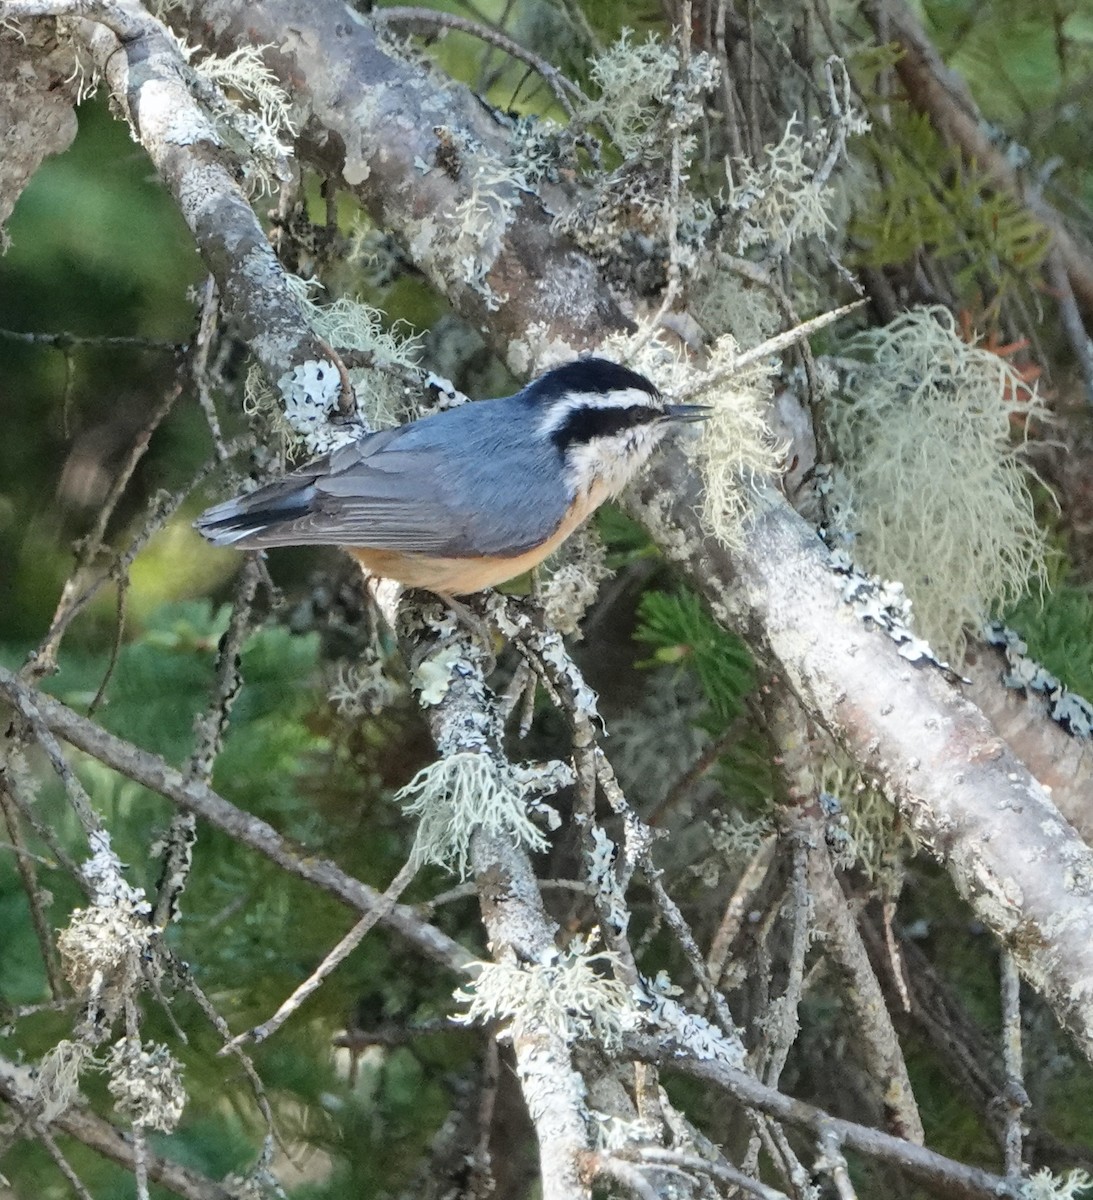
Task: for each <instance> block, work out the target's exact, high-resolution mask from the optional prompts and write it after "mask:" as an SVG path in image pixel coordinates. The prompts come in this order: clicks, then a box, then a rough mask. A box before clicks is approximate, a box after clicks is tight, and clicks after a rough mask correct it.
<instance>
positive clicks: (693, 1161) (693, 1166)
mask: <svg viewBox="0 0 1093 1200" xmlns="http://www.w3.org/2000/svg"><path fill="white" fill-rule="evenodd" d="M633 1154H634V1157H635V1158H637V1159H639V1160H640V1161H641V1162H647V1163H658V1164H659V1163H664V1164H666V1165H669V1166H676V1167H682V1168H683V1169H684V1170H686V1171H692V1172H694V1173H695V1174H696V1175H708V1176H710V1178H711V1179H716V1180H717V1181H718V1182H719V1183H727V1184H728V1185H729V1186H730V1187H734V1188H738V1189H739V1190H740V1191H743V1192H747V1193H748V1194H749V1195H751V1196H755V1197H757V1200H787V1197H786V1194H785V1192H780V1191H778V1189H777V1188H772V1187H768V1186H767V1185H766V1184H765V1183H763V1182H762V1180H759V1179H753V1178H752V1177H751V1176H750V1175H745V1174H744V1172H743V1171H741V1170H738V1169H737V1168H736V1167H734V1166H732V1165H731V1164H730V1163H728V1162H726V1161H724V1159H722V1161H720V1162H712V1161H711V1160H710V1159H708V1158H700V1157H699V1156H698V1155H697V1154H687V1153H685V1152H684V1151H682V1150H670V1149H665V1148H663V1147H661V1146H642V1147H640V1148H639V1149H638V1150H635V1151H634V1152H633Z"/></svg>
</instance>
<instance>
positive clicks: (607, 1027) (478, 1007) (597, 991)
mask: <svg viewBox="0 0 1093 1200" xmlns="http://www.w3.org/2000/svg"><path fill="white" fill-rule="evenodd" d="M594 936H595V935H593V936H592V937H589V938H588V939H587V940H586V939H584V938H581V937H579V936H578V937H575V938H574V939H573V940H572V941H571V942H570V943H569V945H568V946H567V947H566V949H565V950H564V951H553V952H551V953H550V954H549V955H548V956H547V957H546V958H545V960H544V961H543V962H537V963H517V962H499V963H488V962H482V963H478V964H476V965H477V967H478V974H477V975H476V976H475V978H474V982H473V983H472V984H470V985H469V986H466V987H462V988H459V989H458V990H457V991H456V992H455V993H454V996H455V999H456V1000H457V1001H458V1002H459V1003H460V1004H464V1005H466V1006H467V1007H466V1011H465V1012H463V1013H461V1014H459V1015H457V1016H456V1017H454V1018H453V1019H454V1020H455V1021H457V1022H458V1023H460V1024H463V1025H475V1024H486V1023H489V1022H493V1021H497V1022H501V1023H502V1026H503V1028H502V1032H503V1033H504V1034H505V1035H507V1036H512V1037H520V1036H521V1034H522V1033H523V1031H524V1030H525V1029H526V1028H527V1027H528V1026H545V1027H546V1028H547V1029H548V1030H549V1031H550V1032H552V1033H553V1034H555V1036H557V1037H560V1038H562V1039H564V1040H565V1041H566V1042H567V1043H573V1042H575V1041H577V1040H579V1039H587V1038H593V1039H595V1040H596V1041H598V1042H600V1044H601V1045H603V1046H604V1047H605V1048H606V1049H608V1050H616V1049H618V1048H619V1046H620V1045H621V1042H622V1030H623V1023H624V1020H625V1018H626V1016H627V1014H628V1013H629V1011H630V1000H629V992H628V990H627V988H626V987H624V986H623V985H622V984H621V983H619V982H618V980H617V979H615V978H614V977H613V975H612V974H611V973H612V972H614V971H615V970H617V969H618V967H619V965H620V964H619V962H618V960H617V958H616V956H615V955H614V954H612V953H611V952H609V951H604V950H601V951H599V952H598V953H593V952H592V946H593V944H594Z"/></svg>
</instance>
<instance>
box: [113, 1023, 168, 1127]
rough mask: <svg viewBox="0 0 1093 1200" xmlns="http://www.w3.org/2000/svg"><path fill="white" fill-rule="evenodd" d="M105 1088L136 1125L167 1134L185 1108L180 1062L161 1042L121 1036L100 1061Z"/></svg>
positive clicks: (118, 1108)
mask: <svg viewBox="0 0 1093 1200" xmlns="http://www.w3.org/2000/svg"><path fill="white" fill-rule="evenodd" d="M104 1067H105V1070H106V1073H107V1075H108V1079H107V1084H106V1086H107V1088H108V1090H109V1092H110V1094H111V1096H113V1097H114V1103H115V1105H116V1107H117V1110H118V1112H120V1113H121V1114H122V1115H123V1116H126V1117H128V1118H129V1120H130V1121H131V1122H132V1123H133V1124H134V1125H136V1126H139V1127H141V1128H144V1129H158V1130H160V1131H161V1132H163V1133H170V1132H171V1131H172V1130H173V1129H174V1128H175V1127H176V1126H177V1125H178V1122H179V1121H180V1119H181V1118H182V1112H183V1109H184V1108H185V1107H186V1089H185V1088H184V1087H183V1085H182V1065H181V1064H180V1063H179V1061H178V1060H177V1059H176V1058H175V1057H174V1055H173V1054H172V1053H171V1052H170V1050H168V1048H167V1047H166V1046H165V1045H163V1044H162V1043H158V1044H153V1043H149V1044H148V1045H142V1044H141V1043H140V1042H139V1041H138V1040H137V1039H135V1038H129V1037H125V1038H121V1039H120V1040H119V1041H117V1042H115V1044H114V1045H113V1046H112V1047H111V1048H110V1051H109V1053H108V1054H107V1057H106V1062H105V1064H104Z"/></svg>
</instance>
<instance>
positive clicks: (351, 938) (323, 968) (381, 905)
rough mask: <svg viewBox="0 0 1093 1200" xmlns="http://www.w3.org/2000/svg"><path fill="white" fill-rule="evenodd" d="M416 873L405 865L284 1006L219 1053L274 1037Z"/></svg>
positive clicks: (413, 867) (412, 866)
mask: <svg viewBox="0 0 1093 1200" xmlns="http://www.w3.org/2000/svg"><path fill="white" fill-rule="evenodd" d="M416 874H417V864H416V863H414V861H413V860H412V859H411V860H410V861H409V862H407V863H406V864H405V865H404V866H403V868H402V870H401V871H399V873H398V874H397V875H396V876H395V878H394V879H393V880H391V883H390V885H389V886H388V888H387V890H386V891H385V892H384V893H383V895H382V896H380V897H379V901H378V903H377V905H376V907H375V908H374V909H373V910H372V911H371V912H370V913H367V914H366V915H365V916H363V917H362V918H361V919H360V920H359V921H358V922H357V923H356V925H354V926H353V928H352V929H351V930H350V931H349V932H348V933H347V934H346V935H345V937H343V938H342V939H341V941H340V942H338V944H337V945H336V946H335V947H334V948H333V949H332V950H331V951H330V952H329V953H328V954H327V955H326V957H325V958H324V959H323V961H322V962H321V963H319V965H318V966H317V967H316V968H315V970H314V971H312V972H311V974H310V975H309V976H308V977H307V979H305V980H304V982H303V983H301V984H300V986H299V987H297V988H296V989H295V990H294V991H293V993H292V995H291V996H289V997H288V999H287V1000H285V1001H284V1003H282V1004H281V1006H280V1008H278V1009H277V1011H276V1012H275V1013H274V1014H273V1016H272V1017H270V1018H269V1020H268V1021H263V1022H262V1023H261V1024H260V1025H255V1026H254V1028H253V1029H248V1030H245V1031H244V1032H243V1033H239V1034H236V1036H235V1037H233V1038H232V1039H231V1041H230V1042H228V1044H227V1045H226V1046H222V1047H221V1049H220V1051H219V1052H220V1053H221V1054H228V1053H230V1052H231V1051H233V1050H235V1049H236V1048H237V1047H239V1046H242V1045H243V1044H244V1043H245V1042H248V1041H250V1042H264V1041H265V1040H266V1039H267V1038H268V1037H272V1035H273V1034H275V1033H276V1032H277V1030H278V1029H280V1028H281V1026H282V1025H283V1024H284V1023H285V1022H286V1021H287V1020H288V1019H289V1017H291V1016H292V1014H293V1013H294V1012H296V1011H297V1010H298V1009H299V1008H300V1006H301V1005H302V1004H303V1003H304V1002H305V1001H306V1000H307V998H308V997H309V996H310V995H311V994H312V993H313V992H316V991H318V989H319V987H320V986H321V985H322V982H323V980H324V979H325V978H326V977H327V976H328V975H329V974H330V973H331V972H332V971H334V970H336V969H337V967H338V966H339V965H340V964H341V963H343V962H345V960H346V959H347V958H348V957H349V955H350V954H352V953H353V951H354V950H355V949H356V948H357V947H358V946H359V945H360V944H361V942H362V941H363V940H364V938H365V935H366V934H367V933H368V932H369V930H371V929H373V928H374V927H375V926H376V925H377V924H378V923H379V922H380V921H382V920H383V919H384V918H385V917H386V916H387V915H388V914H389V913H390V912H391V910H392V909H393V908H394V906H395V903H396V901H397V900H398V898H399V896H401V895H402V893H403V892H404V891H405V890H406V888H407V887H409V885H410V882H411V881H412V880H413V878H414V876H415V875H416Z"/></svg>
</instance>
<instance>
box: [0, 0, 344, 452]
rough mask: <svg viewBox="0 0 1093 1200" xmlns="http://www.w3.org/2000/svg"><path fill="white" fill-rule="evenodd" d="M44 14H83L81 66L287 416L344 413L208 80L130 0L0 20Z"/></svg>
mask: <svg viewBox="0 0 1093 1200" xmlns="http://www.w3.org/2000/svg"><path fill="white" fill-rule="evenodd" d="M51 13H60V14H62V15H71V16H73V17H82V18H85V20H83V21H82V22H81V23H80V25H79V26H78V28H79V29H80V30H81V32H82V34H83V38H84V41H85V44H86V46H87V49H88V51H89V52H90V56H91V58H92V60H93V61H94V62H95V64H96V66H97V69H99V70H100V71H101V72H102V74H103V76H104V77H105V78H106V80H107V81H108V83H109V85H110V89H111V91H112V93H113V94H114V96H115V97H116V98H117V99H118V101H119V103H120V104H121V105H122V108H123V111H124V112H125V114H126V116H127V117H128V120H129V123H130V126H131V128H132V129H133V133H134V135H135V137H136V138H137V140H138V141H139V142H140V144H141V145H142V146H143V147H144V149H145V150H146V151H147V153H148V156H149V157H150V158H151V160H152V162H153V164H154V165H155V168H156V170H157V171H158V173H159V175H160V178H161V179H162V180H163V182H164V184H165V185H166V187H167V189H168V191H169V192H170V193H171V195H172V196H173V198H174V200H175V202H176V204H177V205H178V209H179V212H180V213H181V214H182V217H183V219H184V220H185V222H186V224H187V225H188V226H189V228H190V231H191V233H192V234H193V236H194V241H195V243H196V245H197V248H198V250H199V252H200V253H201V255H202V257H203V259H204V260H205V263H206V264H207V266H208V268H209V270H210V271H211V272H212V274H213V275H214V277H215V278H216V281H217V285H218V287H219V289H220V294H221V295H222V296H223V297H224V305H225V309H226V311H227V312H228V314H229V315H230V316H231V318H232V319H233V320H234V322H235V323H236V326H237V328H238V332H239V334H240V336H241V337H242V338H243V340H244V341H245V342H246V343H247V345H248V346H249V347H250V349H251V351H252V352H253V353H254V355H255V357H256V358H257V360H258V362H259V363H260V364H261V366H262V367H263V369H264V370H265V372H266V374H267V376H268V377H269V379H270V381H271V383H273V384H274V386H275V387H276V388H277V391H278V393H279V394H280V396H281V398H282V400H283V401H284V402H285V404H286V407H287V409H288V412H289V413H290V414H291V413H292V412H293V411H294V410H295V409H297V408H300V407H302V406H308V407H313V408H316V409H318V410H320V411H322V412H324V413H327V414H332V413H334V412H335V411H340V412H341V414H342V415H343V416H351V415H353V414H354V413H355V400H354V397H353V393H352V389H351V387H350V386H349V378H348V375H347V374H346V370H345V367H344V365H343V364H342V363H341V362H340V360H339V359H338V358H337V356H336V355H335V354H334V352H333V351H332V349H331V347H330V346H329V345H327V344H326V343H325V342H324V341H323V340H322V339H321V338H319V337H317V336H316V335H315V333H314V332H313V331H312V329H311V327H310V325H309V322H308V319H307V315H306V312H305V309H304V306H303V304H302V303H301V300H300V297H299V295H298V294H297V293H296V292H294V291H293V289H292V288H291V287H290V286H289V283H288V277H287V275H286V273H285V270H284V268H283V267H282V266H281V264H280V262H279V261H278V260H277V256H276V255H275V254H274V252H273V247H272V246H271V245H270V242H269V238H268V237H267V236H266V233H265V230H264V229H263V228H262V225H261V222H260V221H259V220H258V217H257V215H256V213H255V212H254V209H253V208H252V207H251V205H250V202H249V200H248V199H247V196H246V195H245V194H244V192H243V189H242V187H241V186H240V184H239V182H238V178H237V173H238V165H237V163H236V161H235V159H234V156H233V154H232V153H231V151H230V149H229V147H228V145H227V143H226V141H225V139H224V137H223V136H222V135H221V134H220V133H219V132H218V130H217V128H216V124H215V122H214V120H213V117H212V115H211V113H210V111H209V110H208V108H207V107H206V106H203V105H202V103H200V102H199V98H198V94H199V93H203V94H205V95H206V97H207V96H208V93H209V91H210V90H211V89H210V87H209V85H208V84H207V83H205V84H204V85H203V86H202V84H201V83H200V82H199V81H198V79H197V76H196V73H195V72H194V71H193V70H192V69H191V68H190V67H189V66H188V64H187V63H186V62H185V60H184V59H183V57H182V54H181V52H180V51H179V48H178V45H177V44H176V43H175V41H174V40H173V39H172V38H171V37H170V35H169V33H168V31H167V30H166V28H165V27H164V26H163V25H162V24H161V23H160V22H159V21H157V20H155V18H153V17H152V16H151V15H150V14H149V13H148V12H147V10H146V9H145V8H144V7H143V6H142V5H140V4H139V3H136V0H101V3H89V2H87V0H79V2H77V0H73V2H72V3H71V4H60V3H56V2H53V3H51V2H49V0H46V2H44V3H35V0H10V3H8V4H6V5H5V13H4V15H5V16H6V17H7V18H8V19H9V20H30V19H32V18H34V17H36V16H39V15H43V14H44V15H47V16H48V15H49V14H51ZM318 448H321V447H320V445H319V444H318V443H316V444H315V445H314V446H313V447H312V449H318Z"/></svg>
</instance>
